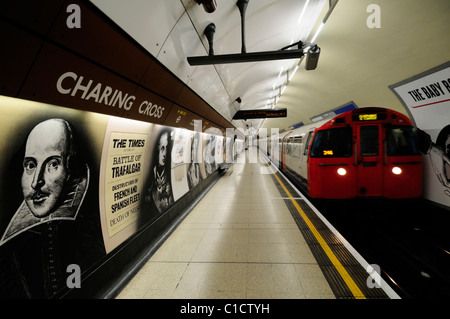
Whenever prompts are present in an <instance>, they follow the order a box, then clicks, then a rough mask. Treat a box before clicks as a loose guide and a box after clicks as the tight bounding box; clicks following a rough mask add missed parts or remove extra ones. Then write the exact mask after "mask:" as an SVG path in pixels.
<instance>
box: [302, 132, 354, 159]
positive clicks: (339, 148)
mask: <svg viewBox="0 0 450 319" xmlns="http://www.w3.org/2000/svg"><path fill="white" fill-rule="evenodd" d="M349 156H352V129H351V127H350V126H346V127H340V128H333V129H328V130H321V131H317V132H316V135H315V136H314V140H313V142H312V146H311V157H349Z"/></svg>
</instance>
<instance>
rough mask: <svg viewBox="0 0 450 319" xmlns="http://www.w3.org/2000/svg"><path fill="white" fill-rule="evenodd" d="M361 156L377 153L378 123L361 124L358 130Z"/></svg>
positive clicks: (375, 154)
mask: <svg viewBox="0 0 450 319" xmlns="http://www.w3.org/2000/svg"><path fill="white" fill-rule="evenodd" d="M359 135H360V136H359V138H360V148H361V156H377V155H378V154H379V149H380V147H379V144H378V125H369V126H361V127H360V131H359Z"/></svg>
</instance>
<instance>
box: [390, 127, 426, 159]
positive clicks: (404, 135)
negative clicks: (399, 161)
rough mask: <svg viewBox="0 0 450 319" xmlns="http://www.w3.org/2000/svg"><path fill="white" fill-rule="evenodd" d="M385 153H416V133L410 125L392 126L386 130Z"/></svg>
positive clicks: (404, 154)
mask: <svg viewBox="0 0 450 319" xmlns="http://www.w3.org/2000/svg"><path fill="white" fill-rule="evenodd" d="M386 140H387V154H388V155H389V156H407V155H418V154H419V148H418V146H417V141H416V134H414V130H413V128H412V127H410V126H392V127H389V128H388V129H387V131H386Z"/></svg>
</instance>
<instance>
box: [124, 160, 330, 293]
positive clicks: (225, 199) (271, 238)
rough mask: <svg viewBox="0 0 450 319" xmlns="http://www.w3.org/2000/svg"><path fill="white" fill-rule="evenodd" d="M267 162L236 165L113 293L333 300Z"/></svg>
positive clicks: (328, 287)
mask: <svg viewBox="0 0 450 319" xmlns="http://www.w3.org/2000/svg"><path fill="white" fill-rule="evenodd" d="M279 194H280V193H279V191H278V190H277V187H276V185H275V184H274V181H273V180H272V178H271V176H270V174H269V171H268V167H267V165H264V164H262V163H242V164H239V163H235V164H234V165H233V167H232V168H231V169H230V170H229V171H228V172H227V173H226V174H225V176H223V177H222V178H221V179H220V180H219V181H218V182H217V183H216V184H215V185H214V186H213V187H212V189H211V190H210V191H209V192H208V193H207V194H206V195H205V197H204V198H203V199H202V200H201V201H200V202H199V204H198V205H197V206H196V207H195V208H194V210H193V211H192V212H191V213H190V214H189V215H188V216H187V217H186V218H185V220H184V221H183V222H182V223H181V224H180V225H179V227H178V228H177V229H176V230H175V231H174V232H173V233H172V235H171V236H170V237H169V238H168V239H167V240H166V241H165V242H164V244H163V245H162V246H161V247H160V248H159V249H158V250H157V252H156V253H155V254H154V255H153V256H152V257H151V258H150V259H149V261H148V262H147V263H146V264H145V265H144V266H143V267H142V268H141V270H140V271H139V272H138V273H137V274H136V276H135V277H134V278H133V279H132V280H131V281H130V283H129V284H128V285H127V286H126V287H125V288H124V289H123V290H122V292H121V293H120V294H119V295H118V296H117V298H174V299H175V298H176V299H183V298H189V299H194V298H205V299H215V298H240V299H244V298H254V299H264V298H283V299H289V298H296V299H308V298H314V299H317V298H327V299H328V298H333V299H334V298H335V296H334V294H333V292H332V290H331V288H330V286H329V284H328V283H327V280H326V279H325V277H324V275H323V274H322V271H321V269H320V267H319V266H318V264H317V262H316V260H315V258H314V256H313V254H312V253H311V250H310V248H309V247H308V245H307V244H306V242H305V239H304V238H303V236H302V234H301V232H300V231H299V228H298V226H297V225H296V223H295V221H294V219H293V217H292V215H291V213H290V212H289V210H288V208H287V206H286V204H285V202H284V200H283V199H282V197H281V195H279Z"/></svg>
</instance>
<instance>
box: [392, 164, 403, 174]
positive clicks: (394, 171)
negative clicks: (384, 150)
mask: <svg viewBox="0 0 450 319" xmlns="http://www.w3.org/2000/svg"><path fill="white" fill-rule="evenodd" d="M392 173H394V174H395V175H400V174H401V173H402V169H401V168H400V167H398V166H395V167H393V168H392Z"/></svg>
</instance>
